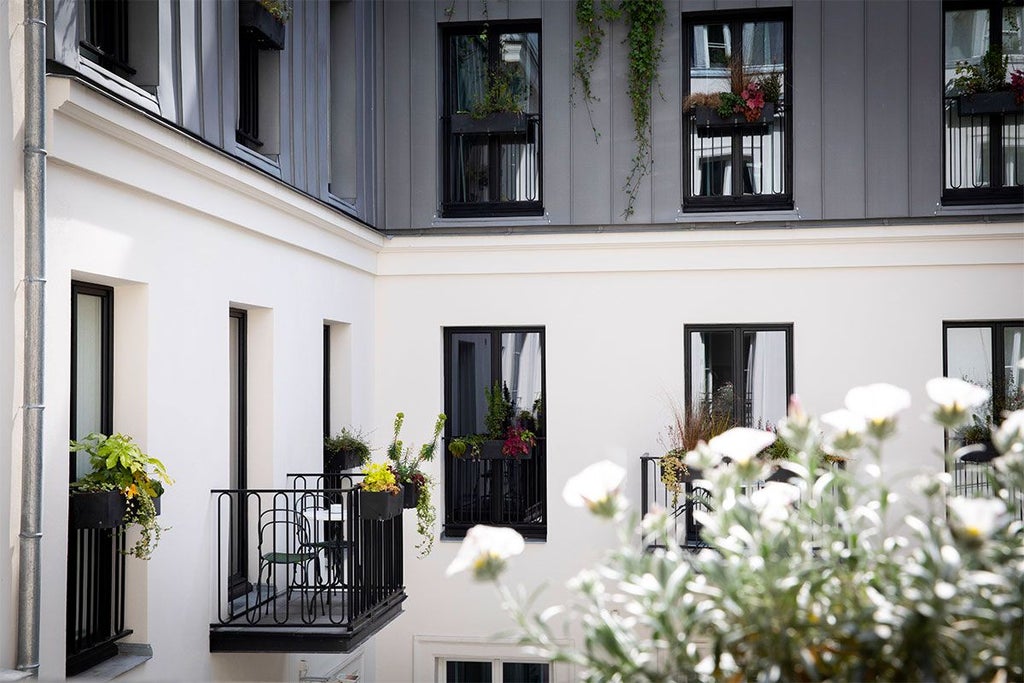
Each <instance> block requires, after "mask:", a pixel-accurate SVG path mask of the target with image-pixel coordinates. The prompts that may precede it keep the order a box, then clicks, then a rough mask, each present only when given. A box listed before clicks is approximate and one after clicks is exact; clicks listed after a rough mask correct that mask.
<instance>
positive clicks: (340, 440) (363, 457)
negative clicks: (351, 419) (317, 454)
mask: <svg viewBox="0 0 1024 683" xmlns="http://www.w3.org/2000/svg"><path fill="white" fill-rule="evenodd" d="M324 451H325V453H326V454H327V456H328V458H329V459H333V458H337V457H340V456H342V455H344V454H349V455H354V456H355V457H356V458H358V460H359V465H360V466H362V465H365V464H366V463H368V462H369V461H370V443H369V441H368V439H367V438H366V435H365V434H363V433H362V431H360V430H358V429H354V428H353V429H350V428H348V427H342V429H341V431H340V432H339V433H338V434H337V435H335V436H326V437H324ZM327 464H328V465H330V464H331V463H327ZM329 469H332V468H330V467H329Z"/></svg>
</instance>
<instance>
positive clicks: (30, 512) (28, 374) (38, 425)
mask: <svg viewBox="0 0 1024 683" xmlns="http://www.w3.org/2000/svg"><path fill="white" fill-rule="evenodd" d="M43 3H44V0H25V279H24V293H25V346H24V368H25V369H24V372H25V376H24V380H23V381H24V404H23V405H22V415H23V420H24V423H23V424H24V427H23V433H22V449H21V460H22V465H21V533H20V534H19V539H18V550H19V554H18V651H17V652H18V664H17V666H18V669H19V670H21V671H27V672H29V674H30V675H31V676H33V677H38V676H39V596H40V571H39V570H40V557H41V552H40V551H41V545H42V536H43V533H42V517H43V515H42V499H43V341H44V337H43V311H44V309H45V305H44V299H43V295H44V287H45V282H46V280H45V279H44V278H45V275H46V267H45V266H46V263H45V236H46V150H45V149H44V145H45V144H46V21H45V14H44V6H43Z"/></svg>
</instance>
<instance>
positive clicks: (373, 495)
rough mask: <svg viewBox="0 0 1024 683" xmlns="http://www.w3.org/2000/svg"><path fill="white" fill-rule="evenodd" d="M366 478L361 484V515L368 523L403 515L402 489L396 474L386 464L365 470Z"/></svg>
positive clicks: (370, 465)
mask: <svg viewBox="0 0 1024 683" xmlns="http://www.w3.org/2000/svg"><path fill="white" fill-rule="evenodd" d="M363 474H365V475H366V476H365V477H364V478H363V481H362V482H361V483H360V484H359V488H360V491H359V514H360V517H362V519H364V520H368V521H383V520H386V519H391V518H393V517H396V516H398V515H400V514H401V513H402V487H401V486H400V485H399V484H398V482H397V481H396V479H395V473H394V472H392V471H391V468H390V467H388V466H387V465H386V464H384V463H370V464H368V465H366V467H364V468H363Z"/></svg>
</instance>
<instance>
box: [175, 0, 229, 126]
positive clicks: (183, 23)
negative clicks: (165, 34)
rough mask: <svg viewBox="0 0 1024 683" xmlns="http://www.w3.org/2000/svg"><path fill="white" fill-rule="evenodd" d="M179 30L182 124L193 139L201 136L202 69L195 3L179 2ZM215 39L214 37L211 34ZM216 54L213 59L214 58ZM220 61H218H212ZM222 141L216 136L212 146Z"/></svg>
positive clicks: (182, 0) (194, 1)
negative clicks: (191, 134)
mask: <svg viewBox="0 0 1024 683" xmlns="http://www.w3.org/2000/svg"><path fill="white" fill-rule="evenodd" d="M179 10H180V11H179V14H178V17H179V25H180V27H181V52H180V54H181V67H180V68H179V71H178V72H179V74H180V75H181V76H180V78H181V84H180V90H181V124H182V125H183V126H184V127H185V128H186V129H188V130H190V131H192V132H193V133H195V134H196V135H202V134H203V124H202V114H203V94H202V93H203V89H202V86H203V68H202V63H201V59H202V54H203V53H202V50H201V39H200V33H199V30H200V29H199V7H198V4H197V3H196V0H181V3H180V5H179ZM214 37H215V38H216V37H217V34H216V33H215V34H214ZM216 56H217V55H216V54H215V55H213V57H214V58H216ZM214 61H219V60H216V59H215V60H214ZM220 138H221V136H220V135H215V136H214V138H213V140H211V142H214V144H218V145H219V144H220V143H219V142H215V141H216V140H219V139H220Z"/></svg>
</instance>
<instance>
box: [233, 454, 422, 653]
mask: <svg viewBox="0 0 1024 683" xmlns="http://www.w3.org/2000/svg"><path fill="white" fill-rule="evenodd" d="M289 476H290V477H291V479H292V482H293V488H290V489H231V490H217V491H213V495H214V503H215V505H216V528H215V529H214V531H215V536H214V543H215V544H216V546H217V547H216V553H215V554H216V557H217V563H216V569H217V576H216V583H217V602H216V610H217V616H216V623H215V624H213V627H214V628H215V627H216V626H217V625H230V626H232V627H249V626H252V627H261V628H263V627H278V626H280V627H286V628H287V630H295V629H302V628H304V627H316V628H328V629H334V630H335V631H337V632H338V633H339V634H342V633H349V632H351V631H352V630H354V629H356V628H358V627H359V626H360V624H362V623H363V622H366V621H367V620H371V619H372V618H373V617H374V616H375V615H377V614H379V613H381V612H382V611H385V610H386V609H389V608H391V607H393V606H394V604H397V603H399V602H401V600H402V599H404V597H405V589H404V575H403V563H402V517H401V515H399V516H397V517H394V518H392V519H388V520H384V521H372V520H367V519H364V518H363V516H362V515H361V512H360V495H359V489H357V488H354V486H353V483H354V481H353V478H352V476H349V475H323V474H302V475H289ZM243 510H244V518H245V519H246V527H245V531H244V532H245V533H246V534H247V540H248V543H247V547H248V553H249V555H250V557H249V558H248V567H249V574H250V576H248V580H249V586H248V590H247V591H246V592H245V593H244V594H243V595H241V596H240V597H237V598H235V599H231V597H230V594H229V585H228V583H229V573H230V572H229V569H230V567H229V565H230V562H229V556H230V552H231V548H232V547H233V546H234V545H235V544H234V542H233V539H232V534H233V533H236V531H235V530H236V529H237V528H238V524H237V521H236V519H237V517H238V516H239V514H240V512H241V511H243Z"/></svg>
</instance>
